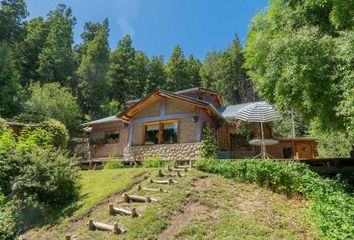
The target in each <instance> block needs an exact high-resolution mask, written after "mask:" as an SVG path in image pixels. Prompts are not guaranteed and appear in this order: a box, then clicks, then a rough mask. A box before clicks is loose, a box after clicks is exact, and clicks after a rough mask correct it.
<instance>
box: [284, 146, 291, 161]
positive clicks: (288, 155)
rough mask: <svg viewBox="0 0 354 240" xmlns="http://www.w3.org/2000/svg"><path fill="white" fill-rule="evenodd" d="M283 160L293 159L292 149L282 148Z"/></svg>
mask: <svg viewBox="0 0 354 240" xmlns="http://www.w3.org/2000/svg"><path fill="white" fill-rule="evenodd" d="M283 158H284V159H289V158H293V148H292V147H286V148H283Z"/></svg>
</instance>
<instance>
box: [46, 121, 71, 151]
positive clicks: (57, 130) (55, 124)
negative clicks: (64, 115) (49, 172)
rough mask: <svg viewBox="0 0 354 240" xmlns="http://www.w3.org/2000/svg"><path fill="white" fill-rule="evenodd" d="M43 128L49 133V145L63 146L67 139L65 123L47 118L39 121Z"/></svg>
mask: <svg viewBox="0 0 354 240" xmlns="http://www.w3.org/2000/svg"><path fill="white" fill-rule="evenodd" d="M41 126H42V128H43V129H44V130H46V131H47V132H49V133H50V134H51V137H52V140H51V145H53V146H54V147H60V148H65V147H66V146H67V144H68V141H69V133H68V130H67V129H66V127H65V125H64V124H62V123H61V122H59V121H57V120H55V119H48V120H46V121H44V122H42V123H41Z"/></svg>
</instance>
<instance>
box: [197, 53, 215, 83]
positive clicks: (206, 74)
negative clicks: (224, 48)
mask: <svg viewBox="0 0 354 240" xmlns="http://www.w3.org/2000/svg"><path fill="white" fill-rule="evenodd" d="M219 57H220V53H219V52H217V51H215V50H213V51H211V52H209V53H207V55H206V57H205V59H204V62H203V65H202V66H201V68H200V72H199V74H200V77H201V85H202V86H203V87H206V88H210V89H216V82H215V81H216V77H215V69H216V62H217V60H218V58H219Z"/></svg>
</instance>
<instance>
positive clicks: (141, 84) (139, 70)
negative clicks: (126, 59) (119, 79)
mask: <svg viewBox="0 0 354 240" xmlns="http://www.w3.org/2000/svg"><path fill="white" fill-rule="evenodd" d="M148 65H149V58H148V57H147V56H146V54H145V53H144V52H142V51H137V52H136V54H135V61H134V70H133V72H132V74H133V76H132V82H130V83H129V88H128V91H129V99H136V98H141V97H143V96H144V93H145V88H146V85H147V79H148V74H149V71H148V70H149V69H148V68H149V66H148Z"/></svg>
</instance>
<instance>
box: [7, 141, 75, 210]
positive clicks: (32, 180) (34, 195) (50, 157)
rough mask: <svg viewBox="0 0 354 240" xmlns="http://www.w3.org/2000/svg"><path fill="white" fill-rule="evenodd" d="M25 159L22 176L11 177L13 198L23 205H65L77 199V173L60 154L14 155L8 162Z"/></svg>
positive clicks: (19, 153) (70, 162) (32, 153)
mask: <svg viewBox="0 0 354 240" xmlns="http://www.w3.org/2000/svg"><path fill="white" fill-rule="evenodd" d="M22 159H26V163H27V164H25V165H23V166H21V170H20V173H21V174H19V175H16V176H11V178H12V179H13V180H12V181H11V183H10V184H11V195H12V196H13V197H14V198H15V199H18V200H20V201H22V202H24V203H33V202H34V203H39V204H49V205H64V204H67V203H69V202H70V201H72V200H73V199H74V198H76V197H77V196H78V188H79V187H78V177H79V175H78V171H77V170H76V169H74V168H72V167H71V165H72V163H73V159H70V158H69V157H68V156H67V154H65V153H63V152H62V151H61V150H56V149H51V148H48V149H46V150H42V149H38V148H37V149H33V150H32V151H31V152H28V151H26V152H23V151H14V152H13V153H12V155H11V157H9V158H8V159H7V160H8V161H9V162H12V161H14V165H16V163H17V162H19V161H23V160H22Z"/></svg>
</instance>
